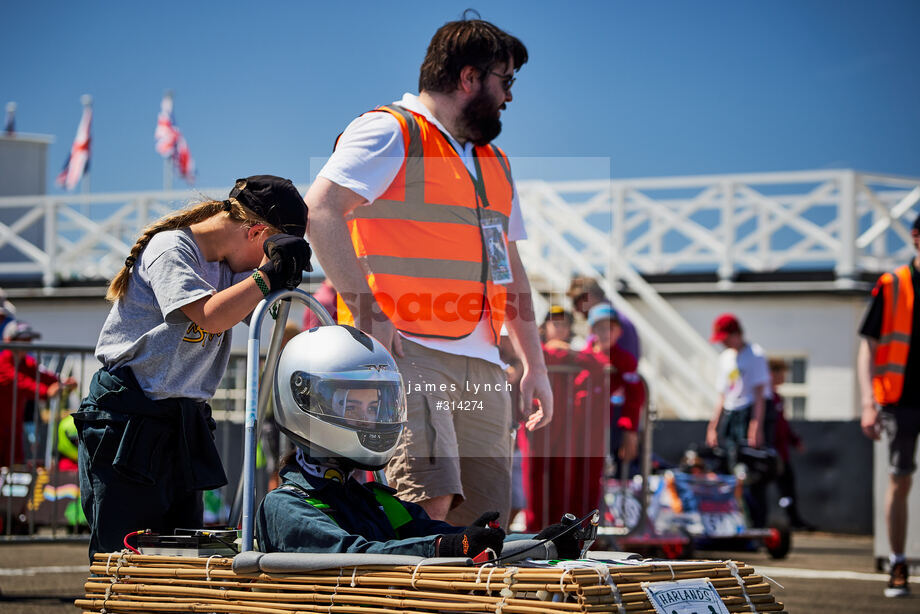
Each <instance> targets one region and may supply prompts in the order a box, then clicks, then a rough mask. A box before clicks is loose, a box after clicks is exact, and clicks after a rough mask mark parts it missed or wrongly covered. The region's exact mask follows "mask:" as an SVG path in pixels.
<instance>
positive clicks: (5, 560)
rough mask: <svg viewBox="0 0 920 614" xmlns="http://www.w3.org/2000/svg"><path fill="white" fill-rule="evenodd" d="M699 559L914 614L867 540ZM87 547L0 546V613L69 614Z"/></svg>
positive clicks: (796, 597)
mask: <svg viewBox="0 0 920 614" xmlns="http://www.w3.org/2000/svg"><path fill="white" fill-rule="evenodd" d="M697 554H698V556H699V557H700V558H712V559H725V558H733V559H735V560H739V561H744V562H746V563H748V564H751V565H753V566H754V567H756V568H757V570H758V571H759V572H760V573H762V574H763V575H766V576H769V577H771V578H772V579H773V580H775V581H776V582H778V583H780V584H782V585H783V588H779V587H778V586H775V587H774V594H775V595H776V597H777V600H779V601H782V602H783V603H785V605H786V611H787V612H790V613H792V614H823V613H828V614H830V613H833V614H889V613H890V614H920V577H917V578H916V579H914V580H913V581H912V582H911V589H912V591H913V595H912V596H911V597H907V598H902V599H887V598H885V597H884V595H883V590H884V588H885V583H886V582H887V576H886V575H884V574H881V573H877V572H876V571H875V561H874V558H873V555H872V538H871V537H868V536H847V535H831V534H822V533H816V534H809V533H797V534H795V536H794V542H793V549H792V552H791V553H790V555H789V557H788V558H786V559H783V560H779V561H776V560H773V559H771V558H770V557H769V555H767V554H766V553H765V552H698V553H697ZM86 564H87V559H86V546H85V545H83V544H48V543H25V544H24V543H17V544H9V543H2V542H0V591H2V596H0V613H2V614H58V613H61V614H64V613H66V614H74V613H76V612H78V610H77V609H76V608H75V607H73V600H74V599H76V598H77V597H79V596H80V595H81V594H82V591H83V582H84V580H85V579H86V576H87V571H86Z"/></svg>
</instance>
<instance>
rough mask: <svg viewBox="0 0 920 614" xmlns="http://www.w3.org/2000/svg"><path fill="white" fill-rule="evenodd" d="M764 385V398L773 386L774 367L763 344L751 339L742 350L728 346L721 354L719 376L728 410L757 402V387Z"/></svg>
mask: <svg viewBox="0 0 920 614" xmlns="http://www.w3.org/2000/svg"><path fill="white" fill-rule="evenodd" d="M757 386H763V387H764V398H767V396H768V391H769V390H770V369H769V368H768V367H767V358H766V356H764V353H763V348H762V347H760V346H759V345H757V344H756V343H747V344H745V345H744V347H743V348H741V350H740V351H735V350H733V349H731V348H726V349H725V350H724V351H723V352H722V353H721V354H720V355H719V376H718V378H717V379H716V390H718V391H719V392H721V393H722V394H723V395H724V399H725V400H724V403H723V405H722V408H723V409H724V410H725V411H734V410H736V409H742V408H744V407H747V406H748V405H750V404H752V403H753V402H754V388H756V387H757Z"/></svg>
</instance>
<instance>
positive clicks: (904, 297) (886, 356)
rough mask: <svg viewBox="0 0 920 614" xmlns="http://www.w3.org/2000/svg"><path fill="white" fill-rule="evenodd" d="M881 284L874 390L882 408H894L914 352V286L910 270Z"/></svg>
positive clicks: (886, 277)
mask: <svg viewBox="0 0 920 614" xmlns="http://www.w3.org/2000/svg"><path fill="white" fill-rule="evenodd" d="M878 283H879V286H880V287H881V290H882V292H883V293H884V294H883V297H884V300H885V310H884V313H883V314H882V332H881V336H880V337H879V340H878V349H877V350H876V352H875V370H874V373H873V377H872V390H873V392H874V393H875V400H876V401H877V402H878V403H879V404H880V405H893V404H896V403H898V401H900V400H901V392H902V391H903V390H904V371H905V368H906V366H907V354H908V352H910V333H911V325H912V324H913V318H914V284H913V280H912V279H911V274H910V266H908V265H905V266H902V267H898V268H897V269H896V270H895V271H894V273H885V274H884V275H882V276H881V278H879V282H878Z"/></svg>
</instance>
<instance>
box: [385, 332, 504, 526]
mask: <svg viewBox="0 0 920 614" xmlns="http://www.w3.org/2000/svg"><path fill="white" fill-rule="evenodd" d="M402 347H403V353H404V354H405V356H404V357H403V358H397V359H396V363H397V365H398V366H399V371H400V373H401V374H402V377H403V382H404V384H405V385H406V392H407V393H408V394H407V401H408V424H407V426H406V430H405V431H404V435H403V438H402V441H401V442H400V444H399V447H398V448H397V449H396V454H395V455H394V457H393V460H391V461H390V463H389V465H387V468H386V476H387V480H388V481H389V483H390V486H392V487H393V488H395V489H396V490H397V491H398V494H399V497H400V498H402V499H405V500H407V501H412V502H415V503H418V502H421V501H425V500H427V499H433V498H435V497H440V496H444V495H454V501H453V504H452V507H453V509H452V510H451V512H450V514H449V515H448V517H447V521H448V522H450V523H452V524H456V525H461V526H462V525H467V524H469V523H471V522H472V521H473V520H475V519H476V518H478V517H479V515H480V514H482V513H484V512H488V511H492V510H495V511H497V512H499V513H501V518H500V522H501V523H502V524H504V525H507V523H508V515H509V513H510V510H511V451H512V443H513V440H512V433H511V395H510V394H509V391H508V388H507V383H506V382H507V380H506V379H505V373H504V371H502V369H501V368H500V367H499V366H498V365H495V364H493V363H490V362H488V361H485V360H481V359H478V358H468V357H466V356H457V355H455V354H447V353H445V352H439V351H437V350H432V349H429V348H426V347H424V346H421V345H419V344H417V343H413V342H412V341H409V340H407V339H403V340H402Z"/></svg>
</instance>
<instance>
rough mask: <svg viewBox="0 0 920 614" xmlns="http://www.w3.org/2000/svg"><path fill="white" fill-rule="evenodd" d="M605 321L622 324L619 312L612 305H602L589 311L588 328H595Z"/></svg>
mask: <svg viewBox="0 0 920 614" xmlns="http://www.w3.org/2000/svg"><path fill="white" fill-rule="evenodd" d="M603 320H613V321H614V322H617V323H619V322H620V316H619V314H617V310H616V309H614V308H613V305H611V304H610V303H600V304H599V305H595V306H594V307H592V308H591V310H590V311H588V326H594V325H595V324H597V323H598V322H601V321H603Z"/></svg>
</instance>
